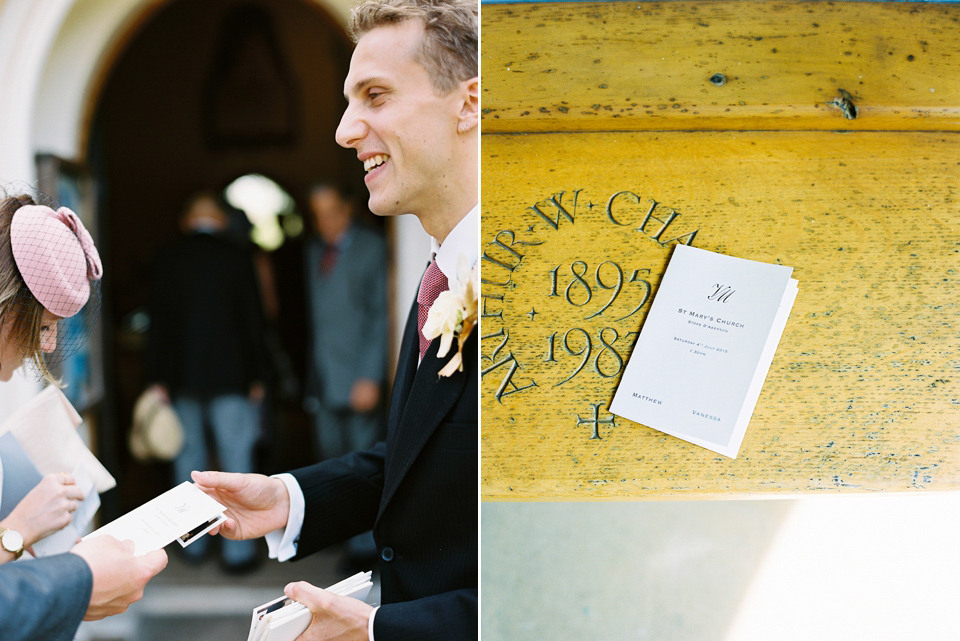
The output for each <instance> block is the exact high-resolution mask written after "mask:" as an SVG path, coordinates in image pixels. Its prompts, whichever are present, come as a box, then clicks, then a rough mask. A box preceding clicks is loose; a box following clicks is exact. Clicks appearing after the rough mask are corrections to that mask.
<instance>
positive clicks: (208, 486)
mask: <svg viewBox="0 0 960 641" xmlns="http://www.w3.org/2000/svg"><path fill="white" fill-rule="evenodd" d="M191 476H192V477H193V480H194V482H195V483H196V484H197V487H199V488H200V489H201V490H203V491H204V492H205V493H206V494H208V495H209V496H211V497H212V498H213V499H215V500H216V501H218V502H219V503H220V504H222V505H225V506H226V507H227V511H226V516H227V520H226V521H224V522H223V523H221V524H220V525H219V526H218V527H216V528H214V529H213V530H211V531H210V533H211V534H220V535H221V536H225V537H226V538H228V539H256V538H259V537H261V536H263V535H264V534H266V533H267V532H273V531H274V530H277V529H280V528H282V527H286V526H287V518H288V517H289V516H290V495H289V494H287V486H285V485H284V484H283V481H281V480H280V479H275V478H270V477H269V476H264V475H262V474H230V473H227V472H192V473H191Z"/></svg>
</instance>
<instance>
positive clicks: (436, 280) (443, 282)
mask: <svg viewBox="0 0 960 641" xmlns="http://www.w3.org/2000/svg"><path fill="white" fill-rule="evenodd" d="M447 288H448V285H447V277H446V276H444V275H443V272H442V271H440V268H439V267H437V255H436V254H434V255H433V257H432V259H431V261H430V264H429V265H428V266H427V271H425V272H424V273H423V279H422V280H421V281H420V291H418V292H417V303H418V305H417V335H418V336H419V337H420V358H421V359H422V358H423V355H424V354H426V353H427V348H428V347H429V346H430V341H428V340H427V339H426V338H424V336H423V325H424V323H426V322H427V313H428V312H429V311H430V306H431V305H433V301H435V300H437V296H439V295H440V292H443V291H446V290H447Z"/></svg>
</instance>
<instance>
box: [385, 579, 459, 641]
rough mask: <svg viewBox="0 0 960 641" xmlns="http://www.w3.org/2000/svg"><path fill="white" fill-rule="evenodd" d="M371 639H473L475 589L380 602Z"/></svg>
mask: <svg viewBox="0 0 960 641" xmlns="http://www.w3.org/2000/svg"><path fill="white" fill-rule="evenodd" d="M373 638H374V639H375V641H475V640H476V639H477V590H476V589H463V590H453V591H451V592H444V593H442V594H436V595H433V596H429V597H424V598H422V599H414V600H413V601H404V602H402V603H391V604H388V605H384V606H381V607H380V609H378V610H377V612H376V614H375V615H374V617H373Z"/></svg>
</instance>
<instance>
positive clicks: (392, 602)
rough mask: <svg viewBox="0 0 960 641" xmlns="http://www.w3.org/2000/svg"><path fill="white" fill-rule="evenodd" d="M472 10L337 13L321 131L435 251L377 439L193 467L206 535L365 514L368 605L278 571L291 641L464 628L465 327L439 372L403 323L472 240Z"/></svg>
mask: <svg viewBox="0 0 960 641" xmlns="http://www.w3.org/2000/svg"><path fill="white" fill-rule="evenodd" d="M477 12H478V6H477V4H476V3H475V2H463V1H462V0H446V1H441V0H373V1H369V2H366V3H364V4H363V5H361V6H360V7H358V8H357V9H355V10H354V14H353V18H352V24H351V31H352V33H353V34H354V37H355V39H356V42H357V47H356V49H355V51H354V53H353V58H352V60H351V63H350V71H349V74H348V75H347V78H346V81H345V83H344V92H345V94H346V97H347V100H348V106H347V109H346V111H345V113H344V115H343V119H342V120H341V123H340V127H339V128H338V130H337V142H339V143H340V144H341V145H343V146H345V147H350V148H353V149H356V150H357V157H358V159H359V160H360V161H361V162H363V163H364V167H365V169H366V170H367V174H366V177H365V182H366V184H367V187H368V189H369V191H370V200H369V206H370V210H371V211H372V212H374V213H375V214H378V215H381V216H396V215H401V214H412V215H414V216H416V217H417V218H418V219H419V220H420V223H421V224H422V225H423V228H424V229H425V230H426V231H427V233H428V234H430V235H431V236H432V237H433V239H434V249H435V250H436V251H435V255H434V258H433V260H431V262H430V265H429V266H428V267H427V272H426V273H425V278H424V279H423V281H422V283H421V288H420V293H419V294H418V301H416V302H414V305H413V307H412V309H411V313H410V316H409V319H408V322H407V326H406V329H405V332H404V337H403V342H402V346H401V352H400V359H399V362H398V366H397V375H396V379H395V382H394V388H393V396H392V399H391V402H390V412H389V420H388V429H387V439H386V442H385V443H379V444H377V445H376V446H374V447H373V448H371V449H369V450H366V451H362V452H356V453H353V454H351V455H348V456H345V457H341V458H339V459H334V460H332V461H325V462H323V463H320V464H318V465H315V466H311V467H307V468H303V469H300V470H296V471H294V472H293V473H292V474H291V475H280V477H279V478H267V477H264V476H258V475H233V474H221V473H216V472H202V473H200V472H198V473H195V474H194V477H193V478H194V480H195V481H197V483H198V485H200V486H201V487H202V488H204V489H205V490H206V491H207V492H208V493H210V494H211V495H212V496H214V497H215V498H217V499H218V500H219V501H221V502H222V503H224V504H225V505H227V506H228V508H229V509H228V512H227V515H228V520H227V521H226V522H225V523H224V524H223V525H222V526H221V528H220V533H221V534H223V535H226V536H228V537H236V538H250V537H258V536H263V535H268V542H270V541H271V539H274V541H273V542H272V543H271V548H272V551H273V552H275V553H277V554H278V555H279V558H281V559H283V558H286V557H287V555H288V554H289V555H295V557H294V558H300V557H302V556H304V555H306V554H309V553H311V552H313V551H316V550H318V549H320V548H322V547H324V546H326V545H329V544H331V543H334V542H336V541H339V540H343V539H344V538H346V537H349V536H351V535H353V534H356V533H357V532H360V531H362V530H363V529H366V528H369V527H371V526H372V527H373V533H374V538H375V540H376V543H377V546H378V549H379V550H380V559H381V561H380V573H381V574H380V578H381V598H382V605H381V606H380V607H379V609H374V608H371V607H370V606H368V605H366V604H364V603H361V602H359V601H357V600H355V599H350V598H344V597H338V596H335V595H332V594H329V593H327V592H325V591H324V590H321V589H319V588H316V587H314V586H312V585H310V584H308V583H305V582H298V583H293V584H290V585H289V586H287V589H286V593H287V595H288V596H290V597H292V598H293V599H295V600H297V601H299V602H301V603H304V604H305V605H307V607H309V608H310V610H311V611H312V612H313V613H314V617H313V621H312V623H311V626H310V628H309V629H308V630H307V631H306V632H305V633H304V635H303V636H301V637H300V638H301V639H304V640H314V639H327V638H338V639H349V640H353V639H355V640H356V641H363V640H365V639H373V638H375V639H376V640H377V641H394V640H401V639H411V640H412V639H417V640H419V641H431V640H437V641H439V640H441V639H442V640H444V641H448V640H460V639H476V638H477V578H478V577H477V560H478V559H477V537H478V533H477V525H478V523H477V513H478V507H479V506H478V486H477V441H478V433H477V395H478V389H479V367H478V366H479V364H478V361H477V338H476V332H473V333H472V335H471V336H470V337H469V338H468V340H467V342H466V344H465V345H464V348H463V371H460V372H454V373H453V374H452V375H451V376H448V377H447V376H440V375H439V372H440V370H441V368H442V366H443V365H444V364H445V360H446V359H441V358H438V357H437V352H438V346H439V345H438V344H439V342H440V341H438V340H433V341H432V342H431V341H429V340H427V339H426V338H425V337H424V336H423V335H422V332H421V331H419V329H420V326H421V325H420V319H421V318H424V317H426V315H427V310H428V308H429V306H430V304H431V299H432V298H434V297H435V296H436V294H437V289H436V288H435V287H434V286H435V285H437V284H438V283H439V284H440V285H441V288H442V285H443V283H444V282H445V281H447V280H451V279H453V278H454V277H455V276H456V275H457V273H456V272H457V263H458V262H461V257H462V259H463V260H462V262H465V263H466V264H467V265H468V266H470V265H473V264H474V263H475V262H476V260H477V256H478V253H479V243H478V240H479V234H478V231H479V211H478V210H479V207H478V195H479V185H478V180H477V178H478V168H479V164H478V163H479V149H478V147H479V132H478V123H479V105H478V103H479V78H478V77H477V74H478V63H477V57H478V56H477V48H478V32H477ZM277 539H279V541H277Z"/></svg>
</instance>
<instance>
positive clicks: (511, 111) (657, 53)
mask: <svg viewBox="0 0 960 641" xmlns="http://www.w3.org/2000/svg"><path fill="white" fill-rule="evenodd" d="M482 20H483V31H482V39H483V45H482V49H481V55H482V64H483V69H482V73H483V95H482V99H483V112H484V122H483V127H484V131H486V132H490V133H492V132H502V131H555V130H566V131H572V130H584V131H590V130H594V131H595V130H609V129H619V130H649V129H713V128H718V127H719V128H725V129H770V128H776V129H821V128H840V129H851V130H864V129H897V130H900V129H930V128H937V129H950V130H957V129H958V128H960V83H958V82H956V80H957V71H956V70H957V67H958V66H960V50H958V48H957V45H956V42H957V34H958V32H960V7H958V6H956V5H942V4H941V5H918V4H917V3H904V2H884V3H876V2H852V3H846V2H841V3H836V4H834V3H827V2H818V3H790V2H697V3H691V2H667V3H646V2H641V3H636V2H633V3H630V2H624V3H609V4H581V3H577V4H566V3H558V4H539V5H485V6H484V7H483V11H482ZM718 74H720V76H722V78H720V77H719V76H718ZM711 79H713V81H711ZM721 83H722V84H721ZM841 89H842V90H844V91H846V92H847V93H848V94H849V95H850V97H851V99H852V102H853V104H854V106H855V107H856V109H857V117H856V118H855V119H848V118H846V117H845V116H844V110H843V109H841V108H840V107H839V106H837V105H835V104H833V103H834V102H835V101H837V100H838V99H839V98H841V95H842V94H841V92H840V90H841ZM840 102H841V103H842V102H843V101H842V100H841V101H840ZM931 121H934V122H931Z"/></svg>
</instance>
